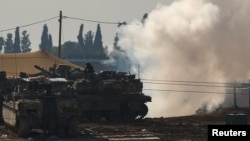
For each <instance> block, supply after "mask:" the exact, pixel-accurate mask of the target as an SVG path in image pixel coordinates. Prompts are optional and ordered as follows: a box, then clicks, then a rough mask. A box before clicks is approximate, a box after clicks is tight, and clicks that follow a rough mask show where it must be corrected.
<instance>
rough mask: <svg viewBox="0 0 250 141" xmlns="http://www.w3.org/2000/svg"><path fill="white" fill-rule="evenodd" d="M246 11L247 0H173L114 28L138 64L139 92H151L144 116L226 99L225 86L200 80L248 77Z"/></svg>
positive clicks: (179, 112)
mask: <svg viewBox="0 0 250 141" xmlns="http://www.w3.org/2000/svg"><path fill="white" fill-rule="evenodd" d="M248 13H250V1H237V0H220V1H217V0H176V1H173V2H172V3H171V4H169V5H164V4H158V5H157V6H156V7H155V9H153V10H152V11H151V12H149V13H148V16H147V18H146V19H144V22H141V20H137V21H133V22H132V23H128V24H127V25H125V26H121V27H120V28H119V29H118V33H119V46H120V47H121V48H122V49H123V50H125V51H126V52H127V54H128V56H129V59H130V61H131V62H132V64H133V66H138V65H139V66H140V78H141V79H142V80H143V82H145V83H144V91H143V92H144V93H145V94H146V95H151V96H152V102H151V103H148V104H147V105H148V106H149V113H148V117H159V116H163V117H171V116H183V115H190V114H194V113H195V112H196V110H197V109H199V108H202V107H205V109H206V110H209V111H211V110H214V109H216V108H217V107H219V106H220V105H221V104H222V103H224V101H225V98H226V96H227V95H226V94H223V93H226V91H225V87H223V86H221V87H220V86H217V87H215V86H211V85H215V83H199V82H219V83H225V82H232V81H242V80H243V81H245V80H247V79H248V78H249V72H250V71H249V70H250V69H249V68H250V63H249V58H250V55H249V52H250V46H249V45H250V38H249V37H250V36H249V35H250V31H249V30H250V28H249V26H250V18H249V14H248ZM135 68H136V67H135ZM155 80H163V81H155ZM193 82H195V83H193ZM216 85H217V84H216ZM220 85H223V84H220ZM205 92H208V93H205Z"/></svg>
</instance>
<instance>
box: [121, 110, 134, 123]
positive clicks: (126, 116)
mask: <svg viewBox="0 0 250 141" xmlns="http://www.w3.org/2000/svg"><path fill="white" fill-rule="evenodd" d="M121 118H122V121H125V122H128V121H133V120H134V119H135V118H134V116H133V113H132V112H131V111H130V110H129V108H125V109H122V110H121Z"/></svg>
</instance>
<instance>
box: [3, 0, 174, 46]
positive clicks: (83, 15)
mask: <svg viewBox="0 0 250 141" xmlns="http://www.w3.org/2000/svg"><path fill="white" fill-rule="evenodd" d="M170 1H172V0H147V1H145V0H71V1H70V0H21V1H20V0H0V5H1V8H0V19H1V22H0V30H1V31H2V32H1V36H2V37H4V38H6V35H7V33H12V34H13V37H14V33H15V30H9V31H3V30H6V29H11V28H15V27H17V26H24V25H28V24H32V23H36V22H39V21H43V20H46V19H49V18H52V17H56V16H59V11H60V10H62V14H63V16H68V17H74V18H80V19H87V20H96V21H107V22H123V21H126V22H127V23H130V22H132V21H134V20H136V19H137V20H140V19H141V18H142V16H143V15H144V14H145V13H147V12H150V11H152V10H153V9H154V8H155V7H156V5H157V4H158V3H164V4H169V3H170ZM82 23H83V24H84V31H83V32H84V34H85V33H86V32H87V31H89V30H91V31H93V32H95V31H96V27H97V24H98V23H93V22H87V21H80V20H73V19H68V18H66V19H63V22H62V24H63V26H62V32H63V34H62V44H63V43H64V42H65V41H77V34H78V32H79V27H80V24H82ZM44 24H47V25H48V29H49V33H50V34H51V35H52V38H53V45H55V46H58V38H59V36H58V33H59V32H58V31H59V23H58V20H57V18H55V19H52V20H49V21H46V22H43V23H39V24H34V25H31V26H27V27H23V28H20V34H21V32H22V31H23V30H27V31H28V34H30V40H31V42H32V44H31V47H32V51H35V50H37V49H38V48H39V44H40V42H41V35H42V30H43V25H44ZM116 29H117V25H114V24H101V31H102V35H103V44H104V45H105V46H106V45H107V46H111V45H112V44H113V39H114V35H115V32H116Z"/></svg>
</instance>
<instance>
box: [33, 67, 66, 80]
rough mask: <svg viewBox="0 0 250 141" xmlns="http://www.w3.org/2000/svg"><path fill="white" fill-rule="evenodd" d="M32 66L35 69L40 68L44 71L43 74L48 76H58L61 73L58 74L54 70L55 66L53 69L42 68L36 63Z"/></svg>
mask: <svg viewBox="0 0 250 141" xmlns="http://www.w3.org/2000/svg"><path fill="white" fill-rule="evenodd" d="M34 67H35V68H36V69H38V70H40V71H41V72H42V73H44V74H45V75H48V76H50V77H60V76H61V75H60V74H58V73H57V72H56V70H55V68H54V71H52V72H51V71H48V70H46V69H44V68H42V67H40V66H38V65H34Z"/></svg>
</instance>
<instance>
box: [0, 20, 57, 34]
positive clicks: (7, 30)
mask: <svg viewBox="0 0 250 141" xmlns="http://www.w3.org/2000/svg"><path fill="white" fill-rule="evenodd" d="M55 18H58V16H56V17H52V18H49V19H45V20H42V21H37V22H34V23H30V24H26V25H22V26H18V27H19V28H23V27H27V26H32V25H35V24H39V23H43V22H46V21H50V20H53V19H55ZM15 29H16V27H15V28H9V29H4V30H1V32H5V31H10V30H15Z"/></svg>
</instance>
